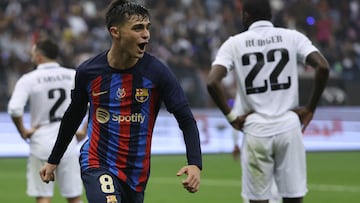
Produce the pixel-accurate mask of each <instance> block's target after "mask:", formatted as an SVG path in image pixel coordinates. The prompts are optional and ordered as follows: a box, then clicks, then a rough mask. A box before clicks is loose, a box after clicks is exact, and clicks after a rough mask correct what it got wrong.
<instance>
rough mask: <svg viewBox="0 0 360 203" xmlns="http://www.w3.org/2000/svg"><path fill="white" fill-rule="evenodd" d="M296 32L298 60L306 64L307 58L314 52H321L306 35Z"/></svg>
mask: <svg viewBox="0 0 360 203" xmlns="http://www.w3.org/2000/svg"><path fill="white" fill-rule="evenodd" d="M294 32H296V34H295V35H294V36H296V37H295V38H294V39H295V42H296V50H297V58H298V61H299V62H301V63H302V64H305V62H306V57H307V56H308V55H309V54H310V53H312V52H314V51H319V50H318V49H317V48H316V47H315V46H314V45H313V44H312V42H311V41H310V39H309V38H308V37H306V36H305V35H304V34H302V33H301V32H297V31H294Z"/></svg>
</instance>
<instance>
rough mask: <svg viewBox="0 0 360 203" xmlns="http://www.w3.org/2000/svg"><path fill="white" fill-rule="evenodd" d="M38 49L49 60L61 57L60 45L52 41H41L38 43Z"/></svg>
mask: <svg viewBox="0 0 360 203" xmlns="http://www.w3.org/2000/svg"><path fill="white" fill-rule="evenodd" d="M36 49H37V50H39V51H41V53H42V54H43V55H44V56H46V57H47V58H49V59H56V58H57V57H58V55H59V47H58V45H57V44H56V43H55V42H54V41H53V40H50V39H44V40H40V41H38V42H37V43H36Z"/></svg>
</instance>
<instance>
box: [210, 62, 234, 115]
mask: <svg viewBox="0 0 360 203" xmlns="http://www.w3.org/2000/svg"><path fill="white" fill-rule="evenodd" d="M226 74H227V70H226V68H225V67H224V66H221V65H213V67H212V68H211V70H210V73H209V75H208V79H207V90H208V92H209V94H210V96H211V98H212V99H213V101H214V102H215V104H216V105H217V106H218V107H219V109H220V110H221V111H222V113H223V114H224V115H228V114H229V113H230V111H231V108H230V107H229V105H228V103H227V100H226V98H227V97H226V95H225V92H226V91H225V89H224V87H223V84H222V80H223V78H225V76H226Z"/></svg>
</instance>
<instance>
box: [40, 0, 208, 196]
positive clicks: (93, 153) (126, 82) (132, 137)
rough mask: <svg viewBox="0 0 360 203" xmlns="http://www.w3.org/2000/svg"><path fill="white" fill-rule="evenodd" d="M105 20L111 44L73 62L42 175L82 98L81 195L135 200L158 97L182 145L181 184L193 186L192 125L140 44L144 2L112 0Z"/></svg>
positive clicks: (195, 151)
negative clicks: (71, 81)
mask: <svg viewBox="0 0 360 203" xmlns="http://www.w3.org/2000/svg"><path fill="white" fill-rule="evenodd" d="M106 23H107V28H108V31H109V33H110V35H111V39H112V45H111V47H110V49H109V50H107V51H104V52H102V53H100V54H98V55H97V56H95V57H93V58H90V59H88V60H87V61H85V62H84V63H82V64H81V65H80V66H79V67H78V68H77V73H76V78H75V88H74V89H73V91H72V100H71V104H70V106H69V107H68V109H67V111H66V113H65V115H64V118H63V120H62V122H61V127H60V131H59V135H58V139H57V141H56V144H55V146H54V148H53V151H52V153H51V155H50V156H49V159H48V163H46V164H45V165H44V167H43V168H42V169H41V171H40V175H41V178H42V180H43V181H44V182H49V181H52V180H53V172H54V170H55V169H56V167H57V166H58V164H59V162H60V159H61V157H62V155H63V153H64V151H65V149H66V147H67V145H68V144H69V142H70V140H71V139H72V134H74V132H75V131H76V129H77V128H78V126H79V124H80V123H81V120H82V119H83V117H84V115H85V114H86V110H87V104H88V102H89V105H90V106H89V123H88V130H87V133H88V140H87V141H86V142H85V143H84V145H83V147H82V148H81V152H80V164H81V173H82V179H83V182H84V185H85V190H86V195H87V199H88V201H89V203H115V202H119V203H120V202H121V203H125V202H126V203H130V202H131V203H142V202H143V201H144V191H145V188H146V185H147V182H148V178H149V175H150V156H151V140H152V133H153V129H154V125H155V120H156V118H157V115H158V112H159V110H160V107H161V104H162V103H163V102H164V104H165V106H166V108H167V110H168V111H169V112H171V113H173V114H174V116H175V118H176V120H177V122H178V124H179V127H180V128H181V130H182V132H183V135H184V140H185V145H186V155H187V161H188V165H186V166H184V167H182V168H181V169H180V170H179V171H178V173H177V175H178V176H181V175H183V174H186V175H187V177H186V178H185V179H184V180H183V181H182V185H183V187H184V188H185V189H186V190H188V191H189V192H191V193H194V192H197V191H198V190H199V187H200V170H201V168H202V160H201V148H200V140H199V131H198V128H197V125H196V121H195V119H194V116H193V114H192V112H191V109H190V107H189V103H188V101H187V98H186V96H185V94H184V92H183V90H182V89H181V86H180V84H179V83H178V82H177V79H176V78H175V76H174V74H173V73H172V72H170V70H169V68H168V67H167V66H165V65H164V64H163V63H162V62H161V61H160V60H158V59H157V58H155V57H154V56H152V55H150V54H148V53H146V52H145V50H146V46H147V44H148V43H149V40H150V31H149V28H150V14H149V11H148V9H147V8H145V7H144V6H142V5H140V4H138V3H135V2H132V1H125V0H117V1H113V2H112V3H111V4H110V6H109V8H108V10H107V13H106Z"/></svg>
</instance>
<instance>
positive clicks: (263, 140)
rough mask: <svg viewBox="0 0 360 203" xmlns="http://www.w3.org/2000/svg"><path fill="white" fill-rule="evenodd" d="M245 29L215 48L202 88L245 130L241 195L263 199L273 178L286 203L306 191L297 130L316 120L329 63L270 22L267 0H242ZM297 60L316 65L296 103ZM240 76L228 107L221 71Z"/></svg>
mask: <svg viewBox="0 0 360 203" xmlns="http://www.w3.org/2000/svg"><path fill="white" fill-rule="evenodd" d="M242 17H243V24H244V26H245V28H246V31H244V32H242V33H239V34H237V35H235V36H231V37H229V38H228V39H227V40H226V41H225V42H224V43H223V44H222V45H221V47H220V49H219V51H218V53H217V55H216V58H215V60H214V61H213V63H212V69H211V71H210V73H209V76H208V81H207V87H208V91H209V94H210V95H211V97H212V98H213V100H214V102H215V104H216V105H217V106H218V107H219V109H220V110H221V111H222V113H223V114H224V115H225V116H226V118H227V120H228V121H229V123H231V125H232V126H233V127H234V128H236V129H238V130H242V131H243V133H244V137H243V143H242V147H241V165H242V196H243V197H244V198H246V199H249V200H250V202H251V203H267V202H268V200H269V198H270V197H271V184H272V181H273V180H275V182H276V185H277V188H278V191H279V194H280V196H282V198H283V202H284V203H300V202H303V197H304V196H305V194H306V193H307V179H306V154H305V148H304V144H303V141H302V132H303V131H304V130H305V129H306V127H307V126H308V124H309V123H310V121H311V120H312V118H313V115H314V113H315V110H316V107H317V103H318V101H319V99H320V97H321V94H322V92H323V90H324V88H325V86H326V82H327V79H328V75H329V64H328V62H327V61H326V59H325V58H324V57H323V56H322V54H321V53H320V52H319V50H318V49H317V48H316V47H315V46H314V45H313V44H312V43H311V41H310V40H309V39H308V38H307V37H306V36H305V35H303V34H302V33H300V32H298V31H296V30H290V29H285V28H277V27H274V26H273V24H272V23H271V22H270V20H271V7H270V3H269V1H268V0H244V1H243V10H242ZM298 62H300V63H303V64H306V65H309V66H311V67H313V68H314V69H315V76H314V83H313V91H312V95H311V97H310V98H309V102H308V104H307V105H306V106H304V107H299V93H298V86H299V82H298V67H297V64H298ZM228 73H229V74H234V76H235V77H236V79H237V82H238V84H237V87H238V94H239V95H240V101H241V102H240V103H241V104H240V106H241V109H240V111H238V113H240V112H241V114H236V113H235V112H234V111H231V108H230V107H229V106H228V104H227V102H226V99H225V96H224V95H223V92H224V91H223V86H222V83H221V81H222V79H223V78H224V77H225V76H226V74H228Z"/></svg>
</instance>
